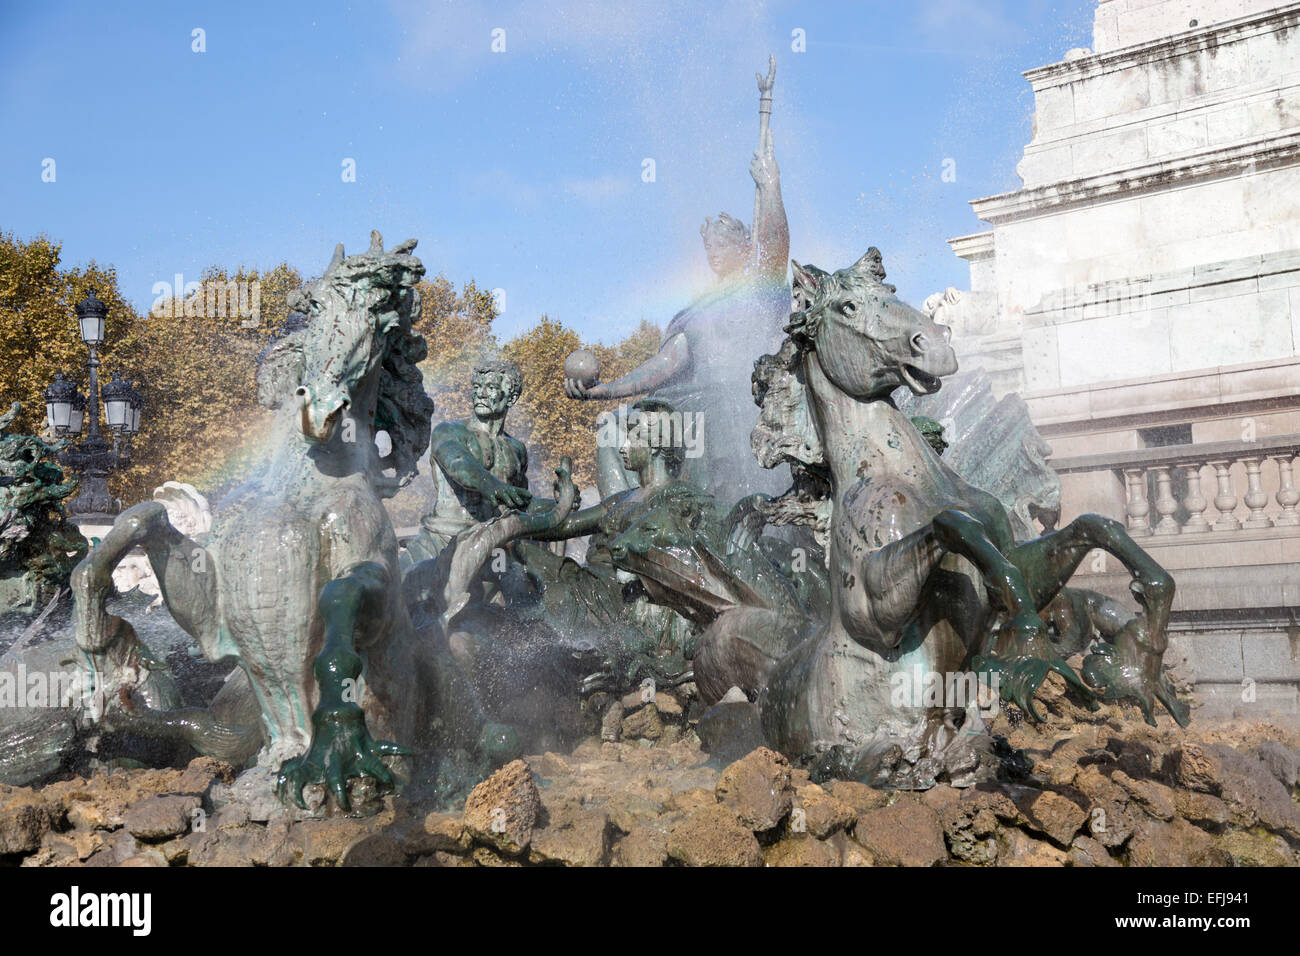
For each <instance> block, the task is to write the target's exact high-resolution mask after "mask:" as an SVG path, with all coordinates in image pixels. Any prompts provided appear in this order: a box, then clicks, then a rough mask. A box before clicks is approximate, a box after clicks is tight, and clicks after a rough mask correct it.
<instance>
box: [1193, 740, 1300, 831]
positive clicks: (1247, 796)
mask: <svg viewBox="0 0 1300 956" xmlns="http://www.w3.org/2000/svg"><path fill="white" fill-rule="evenodd" d="M1213 754H1214V756H1215V757H1216V758H1217V759H1218V761H1219V764H1220V766H1221V776H1220V781H1221V788H1220V791H1219V793H1220V796H1222V797H1223V801H1224V803H1226V804H1227V805H1228V810H1229V811H1230V822H1231V823H1232V824H1234V825H1235V826H1237V827H1240V828H1242V829H1249V828H1251V827H1253V826H1255V825H1256V824H1257V823H1259V824H1262V825H1264V826H1265V827H1267V828H1268V829H1270V830H1273V831H1275V832H1277V833H1284V834H1286V835H1287V836H1288V837H1290V838H1291V839H1292V840H1300V806H1297V805H1296V802H1295V801H1294V800H1293V799H1291V792H1290V790H1289V789H1288V788H1287V786H1286V785H1285V784H1284V783H1282V781H1280V780H1278V779H1277V777H1275V776H1274V775H1273V774H1272V772H1271V771H1270V770H1269V768H1268V767H1267V766H1266V765H1265V764H1264V762H1263V761H1261V760H1260V759H1259V758H1257V757H1251V756H1247V755H1246V754H1242V753H1238V752H1237V751H1235V750H1233V749H1232V748H1231V747H1228V746H1226V745H1224V744H1216V745H1214V748H1213Z"/></svg>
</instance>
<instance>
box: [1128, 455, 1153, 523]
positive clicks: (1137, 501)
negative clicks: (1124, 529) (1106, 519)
mask: <svg viewBox="0 0 1300 956" xmlns="http://www.w3.org/2000/svg"><path fill="white" fill-rule="evenodd" d="M1124 484H1125V486H1126V488H1127V490H1128V499H1127V500H1126V501H1125V502H1124V510H1125V513H1126V514H1127V516H1128V533H1129V535H1130V536H1132V537H1134V538H1141V537H1145V536H1146V535H1149V534H1150V533H1151V526H1150V525H1149V524H1147V515H1149V514H1150V513H1151V505H1150V504H1148V503H1147V482H1146V471H1145V469H1142V468H1125V469H1124Z"/></svg>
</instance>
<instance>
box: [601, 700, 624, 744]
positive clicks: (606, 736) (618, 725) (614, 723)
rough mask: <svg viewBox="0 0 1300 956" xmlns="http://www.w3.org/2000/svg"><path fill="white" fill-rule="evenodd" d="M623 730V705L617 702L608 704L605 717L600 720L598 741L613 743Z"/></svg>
mask: <svg viewBox="0 0 1300 956" xmlns="http://www.w3.org/2000/svg"><path fill="white" fill-rule="evenodd" d="M622 730H623V705H622V704H621V703H619V702H618V701H615V702H614V703H612V704H610V706H609V710H607V711H605V716H604V717H602V718H601V719H600V739H601V740H604V741H608V742H610V743H614V742H615V741H617V740H618V736H619V734H620V733H621V732H622Z"/></svg>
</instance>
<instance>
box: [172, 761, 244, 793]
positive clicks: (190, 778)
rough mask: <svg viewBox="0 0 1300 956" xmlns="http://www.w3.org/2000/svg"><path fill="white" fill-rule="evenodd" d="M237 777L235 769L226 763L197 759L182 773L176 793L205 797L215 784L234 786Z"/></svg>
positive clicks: (177, 783)
mask: <svg viewBox="0 0 1300 956" xmlns="http://www.w3.org/2000/svg"><path fill="white" fill-rule="evenodd" d="M235 777H236V771H235V768H234V767H232V766H231V765H230V764H228V763H226V762H225V761H222V760H217V759H216V758H215V757H195V758H194V759H193V760H191V761H190V762H189V766H187V767H186V768H185V770H184V771H182V773H181V775H180V779H179V780H177V782H176V790H175V792H176V793H193V794H198V795H199V796H204V795H205V794H207V792H208V789H209V788H210V787H211V786H212V785H213V784H214V783H222V784H232V783H234V782H235Z"/></svg>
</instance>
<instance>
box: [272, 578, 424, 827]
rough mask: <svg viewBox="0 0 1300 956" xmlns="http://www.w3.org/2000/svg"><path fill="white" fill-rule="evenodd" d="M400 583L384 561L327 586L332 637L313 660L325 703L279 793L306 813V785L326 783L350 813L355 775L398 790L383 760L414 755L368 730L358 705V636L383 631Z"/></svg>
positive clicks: (323, 613)
mask: <svg viewBox="0 0 1300 956" xmlns="http://www.w3.org/2000/svg"><path fill="white" fill-rule="evenodd" d="M391 586H395V582H393V581H392V580H391V577H390V573H389V571H388V569H387V568H385V567H384V566H383V565H382V564H379V563H378V562H375V561H366V562H363V563H361V564H358V565H355V566H354V567H352V568H350V569H349V570H348V571H347V572H346V573H345V574H343V576H341V577H337V578H335V579H334V580H332V581H330V582H329V583H328V584H326V585H325V587H323V588H322V589H321V593H320V598H319V599H318V600H317V602H316V608H317V611H318V613H319V614H320V617H321V621H322V622H323V623H324V625H325V639H324V644H323V645H322V646H321V649H320V653H319V654H317V655H316V660H315V661H314V662H313V663H312V673H313V674H314V675H315V677H316V685H317V687H318V688H319V689H320V701H319V703H318V704H317V705H316V709H315V711H313V712H312V715H311V726H312V733H311V745H310V747H309V748H308V750H307V752H306V753H305V754H303V755H302V756H301V757H295V758H294V759H292V760H289V761H286V762H285V763H284V765H283V766H282V767H281V768H280V774H279V777H278V778H277V780H276V792H277V793H278V794H279V795H280V797H281V798H282V799H283V798H284V797H286V796H289V797H292V798H293V800H294V802H295V803H297V804H298V806H300V807H303V808H304V809H305V808H306V802H305V801H304V800H303V793H302V791H303V787H305V786H306V785H307V784H309V783H323V784H325V785H326V786H327V787H328V788H329V791H330V792H331V793H332V794H334V799H335V801H336V802H337V803H338V805H339V806H340V807H341V808H342V809H344V810H349V809H351V807H350V803H349V800H348V791H347V780H348V778H349V777H361V776H368V777H374V778H375V779H377V780H379V781H380V783H382V784H384V785H386V786H392V784H393V775H392V774H391V773H390V772H389V770H388V768H387V767H386V766H385V765H384V763H383V761H382V760H380V759H379V758H380V757H383V756H393V755H399V754H408V753H410V751H409V750H407V749H406V748H405V747H400V746H398V745H397V744H395V743H390V742H389V741H377V740H374V739H373V738H372V737H371V736H370V732H369V731H368V730H367V729H366V717H365V712H364V711H362V709H361V707H360V706H359V705H358V704H357V703H356V700H357V696H358V682H359V681H360V679H361V669H362V665H363V661H362V659H361V655H360V654H358V653H357V649H356V645H357V639H358V637H363V636H365V632H366V631H367V630H373V629H375V628H376V627H379V626H382V622H383V621H384V620H385V617H386V614H387V609H386V604H387V600H388V590H389V588H390V587H391Z"/></svg>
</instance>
